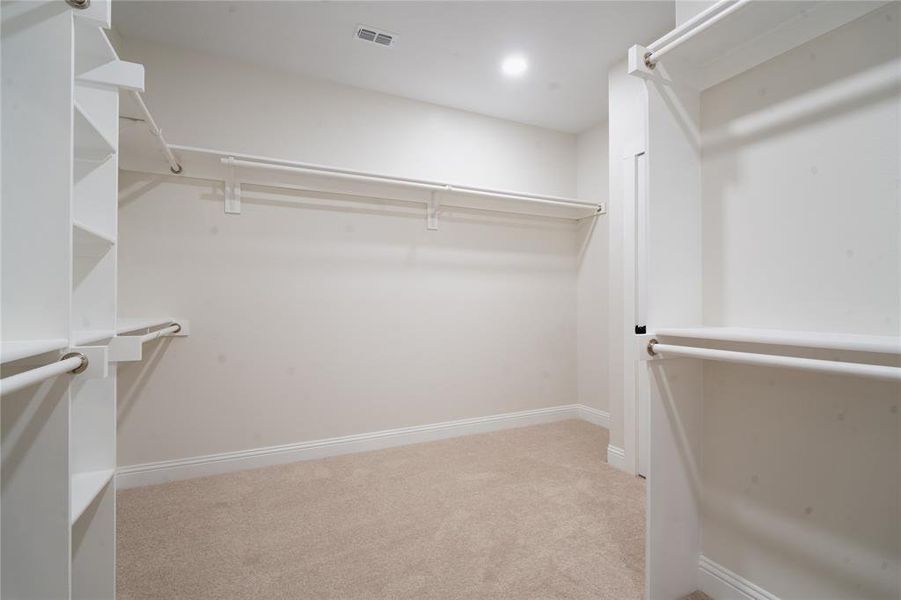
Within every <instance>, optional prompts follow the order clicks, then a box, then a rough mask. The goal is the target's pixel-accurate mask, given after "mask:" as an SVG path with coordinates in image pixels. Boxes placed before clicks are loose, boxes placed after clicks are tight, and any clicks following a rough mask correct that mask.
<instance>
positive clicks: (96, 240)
mask: <svg viewBox="0 0 901 600" xmlns="http://www.w3.org/2000/svg"><path fill="white" fill-rule="evenodd" d="M115 243H116V240H115V239H113V237H112V236H110V235H108V234H106V233H103V232H102V231H99V230H98V229H96V228H94V227H91V226H90V225H86V224H85V223H82V222H80V221H73V222H72V245H73V248H74V249H75V254H76V256H97V255H102V254H104V253H105V252H106V251H107V250H109V249H110V248H111V247H112V246H113V245H114V244H115Z"/></svg>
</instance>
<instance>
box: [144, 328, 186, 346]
mask: <svg viewBox="0 0 901 600" xmlns="http://www.w3.org/2000/svg"><path fill="white" fill-rule="evenodd" d="M179 331H181V325H179V324H178V323H173V324H172V325H169V326H168V327H163V328H162V329H157V330H156V331H153V332H151V333H147V334H145V335H142V336H135V337H138V339H139V340H140V341H141V343H142V344H146V343H147V342H152V341H153V340H155V339H157V338H161V337H163V336H166V335H171V334H173V333H178V332H179Z"/></svg>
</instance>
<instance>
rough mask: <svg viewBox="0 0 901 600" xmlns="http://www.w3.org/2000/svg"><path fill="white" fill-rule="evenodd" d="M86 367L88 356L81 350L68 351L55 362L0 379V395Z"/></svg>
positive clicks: (82, 369)
mask: <svg viewBox="0 0 901 600" xmlns="http://www.w3.org/2000/svg"><path fill="white" fill-rule="evenodd" d="M87 367H88V358H87V357H86V356H85V355H84V354H82V353H81V352H70V353H69V354H66V355H65V356H63V357H62V358H61V359H59V360H58V361H57V362H55V363H51V364H49V365H44V366H43V367H38V368H37V369H31V370H30V371H25V372H24V373H18V374H16V375H10V376H9V377H4V378H3V379H0V396H5V395H6V394H12V393H13V392H18V391H19V390H21V389H24V388H27V387H29V386H32V385H35V384H38V383H40V382H42V381H44V380H47V379H50V378H51V377H56V376H57V375H62V374H63V373H81V372H82V371H84V370H85V369H86V368H87Z"/></svg>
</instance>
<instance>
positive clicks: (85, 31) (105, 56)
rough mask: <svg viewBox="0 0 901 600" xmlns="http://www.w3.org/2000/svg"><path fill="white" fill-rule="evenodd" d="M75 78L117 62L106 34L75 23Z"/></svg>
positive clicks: (92, 27)
mask: <svg viewBox="0 0 901 600" xmlns="http://www.w3.org/2000/svg"><path fill="white" fill-rule="evenodd" d="M75 50H76V51H75V77H76V78H80V77H82V75H85V74H86V73H89V72H90V71H92V70H94V69H96V68H97V67H99V66H101V65H104V64H107V63H110V62H113V61H117V60H119V55H118V54H116V50H115V49H114V48H113V45H112V44H111V43H110V41H109V38H108V37H107V36H106V32H104V31H103V29H101V28H100V27H97V26H96V25H94V24H91V23H84V22H81V21H79V20H76V22H75Z"/></svg>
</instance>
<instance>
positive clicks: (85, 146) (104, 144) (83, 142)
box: [75, 100, 116, 162]
mask: <svg viewBox="0 0 901 600" xmlns="http://www.w3.org/2000/svg"><path fill="white" fill-rule="evenodd" d="M115 151H116V143H115V141H113V140H111V139H109V137H108V135H107V134H105V133H104V130H103V128H102V127H101V126H100V124H99V123H98V122H97V121H96V120H95V119H94V118H93V117H91V115H90V113H89V112H88V111H87V110H86V108H85V107H83V106H82V105H81V103H80V102H78V101H77V100H76V101H75V158H76V159H77V160H89V161H94V162H101V161H104V160H106V159H107V158H109V157H110V156H111V155H112V154H113V153H114V152H115Z"/></svg>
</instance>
